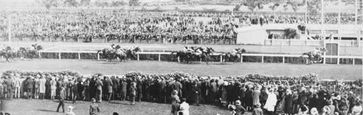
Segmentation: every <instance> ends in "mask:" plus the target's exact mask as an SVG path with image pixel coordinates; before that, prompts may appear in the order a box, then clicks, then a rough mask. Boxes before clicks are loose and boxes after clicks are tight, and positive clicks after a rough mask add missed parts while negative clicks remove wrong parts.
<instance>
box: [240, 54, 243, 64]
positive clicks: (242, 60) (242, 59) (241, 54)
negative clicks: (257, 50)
mask: <svg viewBox="0 0 363 115" xmlns="http://www.w3.org/2000/svg"><path fill="white" fill-rule="evenodd" d="M240 56H241V63H243V55H242V54H241V55H240Z"/></svg>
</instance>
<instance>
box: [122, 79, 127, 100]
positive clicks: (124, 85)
mask: <svg viewBox="0 0 363 115" xmlns="http://www.w3.org/2000/svg"><path fill="white" fill-rule="evenodd" d="M126 96H127V81H126V79H125V78H122V79H121V101H124V100H126Z"/></svg>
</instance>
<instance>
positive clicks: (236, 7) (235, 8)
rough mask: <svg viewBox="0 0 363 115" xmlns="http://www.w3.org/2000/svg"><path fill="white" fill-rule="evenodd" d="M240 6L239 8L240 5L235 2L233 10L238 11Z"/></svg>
mask: <svg viewBox="0 0 363 115" xmlns="http://www.w3.org/2000/svg"><path fill="white" fill-rule="evenodd" d="M240 8H241V5H240V4H237V5H236V6H234V8H233V11H239V9H240Z"/></svg>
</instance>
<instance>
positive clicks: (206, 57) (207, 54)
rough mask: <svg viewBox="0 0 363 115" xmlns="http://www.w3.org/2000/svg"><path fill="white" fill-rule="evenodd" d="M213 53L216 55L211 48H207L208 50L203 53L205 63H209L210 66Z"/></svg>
mask: <svg viewBox="0 0 363 115" xmlns="http://www.w3.org/2000/svg"><path fill="white" fill-rule="evenodd" d="M213 53H214V49H213V48H211V47H207V48H206V49H205V51H203V53H202V57H201V58H202V59H204V61H205V63H207V64H208V62H209V61H210V60H211V58H212V55H213Z"/></svg>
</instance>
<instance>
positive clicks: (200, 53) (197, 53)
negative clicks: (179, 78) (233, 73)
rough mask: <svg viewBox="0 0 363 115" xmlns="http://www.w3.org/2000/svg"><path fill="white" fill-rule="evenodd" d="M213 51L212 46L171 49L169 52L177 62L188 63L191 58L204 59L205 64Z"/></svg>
mask: <svg viewBox="0 0 363 115" xmlns="http://www.w3.org/2000/svg"><path fill="white" fill-rule="evenodd" d="M213 52H214V49H213V48H209V47H207V48H205V49H204V48H202V47H190V49H189V50H186V51H173V52H172V53H171V54H172V55H175V56H176V57H177V58H178V62H186V63H190V62H191V61H193V60H199V61H200V62H201V61H205V62H206V63H207V64H208V62H209V60H211V59H210V58H211V55H212V53H213Z"/></svg>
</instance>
